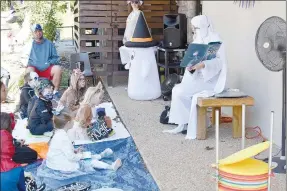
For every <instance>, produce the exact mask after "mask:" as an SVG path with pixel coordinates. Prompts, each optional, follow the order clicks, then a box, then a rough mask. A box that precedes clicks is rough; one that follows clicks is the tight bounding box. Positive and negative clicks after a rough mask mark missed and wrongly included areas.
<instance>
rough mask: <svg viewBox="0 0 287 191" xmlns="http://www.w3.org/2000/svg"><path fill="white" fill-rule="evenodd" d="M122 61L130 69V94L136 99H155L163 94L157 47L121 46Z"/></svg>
mask: <svg viewBox="0 0 287 191" xmlns="http://www.w3.org/2000/svg"><path fill="white" fill-rule="evenodd" d="M119 50H120V55H121V61H122V63H123V64H126V65H125V68H126V69H129V81H128V96H129V97H130V98H131V99H134V100H153V99H157V98H158V97H160V96H161V88H160V81H159V75H158V69H157V64H156V59H155V51H156V48H155V47H150V48H130V47H129V48H128V47H125V46H122V47H120V49H119Z"/></svg>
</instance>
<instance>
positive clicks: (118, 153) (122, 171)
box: [25, 137, 159, 191]
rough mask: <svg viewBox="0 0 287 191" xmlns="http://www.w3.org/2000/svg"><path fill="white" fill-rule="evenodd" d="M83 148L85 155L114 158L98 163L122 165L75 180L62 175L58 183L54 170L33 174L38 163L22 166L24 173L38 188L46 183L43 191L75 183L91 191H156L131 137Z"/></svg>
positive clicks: (90, 173)
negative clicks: (117, 161) (110, 152)
mask: <svg viewBox="0 0 287 191" xmlns="http://www.w3.org/2000/svg"><path fill="white" fill-rule="evenodd" d="M83 147H84V149H85V150H86V151H91V152H92V154H98V153H100V152H102V151H103V150H105V149H106V148H111V149H112V150H113V151H114V157H112V158H110V159H104V160H102V161H104V162H107V163H112V161H114V160H115V159H116V158H120V159H121V160H122V162H123V165H122V167H121V168H119V169H118V171H116V172H114V171H111V170H95V171H90V172H88V173H86V174H78V175H77V176H76V177H73V176H72V177H71V178H68V179H67V177H64V178H63V174H62V179H61V180H60V179H59V178H57V179H56V178H55V177H58V175H59V174H60V173H59V172H57V171H54V170H50V172H47V171H45V172H44V173H43V172H41V173H39V172H38V173H37V168H38V167H39V166H41V163H42V162H41V161H38V162H36V163H34V164H31V165H28V166H26V167H25V171H27V172H31V173H32V175H33V176H34V177H35V179H36V181H37V183H38V184H40V183H43V182H44V183H46V185H47V189H46V190H49V189H52V190H54V189H56V188H58V187H60V186H63V185H67V184H70V183H73V182H76V181H86V182H90V183H91V184H92V190H93V189H99V188H118V189H122V190H124V191H158V190H159V188H158V186H157V184H156V183H155V181H154V179H153V178H152V176H151V174H150V173H149V172H148V170H147V169H146V167H145V165H144V162H143V160H142V158H141V155H140V153H139V152H138V151H137V148H136V145H135V143H134V141H133V139H132V137H129V138H126V139H119V140H115V141H107V142H100V143H93V144H87V145H83ZM39 174H41V176H38V175H39Z"/></svg>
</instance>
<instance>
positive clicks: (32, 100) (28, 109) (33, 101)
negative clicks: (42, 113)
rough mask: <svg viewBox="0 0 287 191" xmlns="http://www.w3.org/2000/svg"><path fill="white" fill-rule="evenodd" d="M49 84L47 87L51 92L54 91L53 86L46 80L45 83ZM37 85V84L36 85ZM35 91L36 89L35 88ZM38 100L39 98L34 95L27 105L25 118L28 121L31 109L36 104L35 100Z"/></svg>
mask: <svg viewBox="0 0 287 191" xmlns="http://www.w3.org/2000/svg"><path fill="white" fill-rule="evenodd" d="M47 82H48V83H49V85H50V86H51V87H52V89H53V91H54V84H53V83H52V82H51V81H50V80H48V81H47ZM38 85H39V84H38ZM35 89H36V88H35ZM38 98H39V96H38V95H37V94H35V95H34V96H33V97H32V98H31V99H30V100H29V103H28V108H27V117H28V119H29V116H30V113H31V111H32V108H33V106H34V104H35V102H36V100H37V99H38Z"/></svg>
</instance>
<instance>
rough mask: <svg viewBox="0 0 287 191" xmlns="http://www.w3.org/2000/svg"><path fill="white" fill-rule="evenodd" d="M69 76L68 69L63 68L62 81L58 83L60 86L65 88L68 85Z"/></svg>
mask: <svg viewBox="0 0 287 191" xmlns="http://www.w3.org/2000/svg"><path fill="white" fill-rule="evenodd" d="M69 77H70V71H69V70H67V69H64V70H63V73H62V81H61V84H60V86H61V88H67V87H68V80H69Z"/></svg>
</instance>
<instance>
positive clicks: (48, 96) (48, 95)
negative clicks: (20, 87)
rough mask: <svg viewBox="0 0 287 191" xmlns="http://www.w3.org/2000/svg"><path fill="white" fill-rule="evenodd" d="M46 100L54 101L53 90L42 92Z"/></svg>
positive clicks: (48, 89) (46, 89)
mask: <svg viewBox="0 0 287 191" xmlns="http://www.w3.org/2000/svg"><path fill="white" fill-rule="evenodd" d="M42 95H43V97H44V99H46V100H52V99H53V91H52V89H51V88H45V89H44V90H43V92H42Z"/></svg>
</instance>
